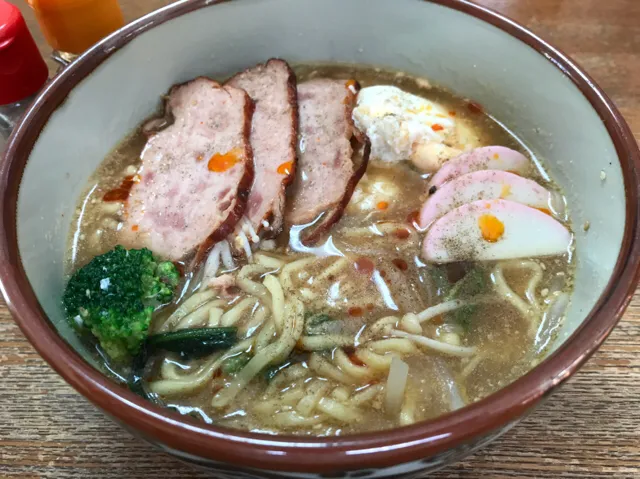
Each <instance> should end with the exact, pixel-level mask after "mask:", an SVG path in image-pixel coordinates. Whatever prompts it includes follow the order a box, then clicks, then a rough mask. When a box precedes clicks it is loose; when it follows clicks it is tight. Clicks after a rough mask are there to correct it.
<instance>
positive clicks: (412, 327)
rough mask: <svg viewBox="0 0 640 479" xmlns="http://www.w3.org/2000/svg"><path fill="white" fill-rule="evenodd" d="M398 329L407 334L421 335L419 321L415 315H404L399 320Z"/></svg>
mask: <svg viewBox="0 0 640 479" xmlns="http://www.w3.org/2000/svg"><path fill="white" fill-rule="evenodd" d="M398 327H399V328H400V329H403V330H404V331H406V332H407V333H411V334H422V326H421V325H420V319H419V318H418V315H417V314H413V313H407V314H405V315H404V316H403V317H402V319H401V320H400V323H398Z"/></svg>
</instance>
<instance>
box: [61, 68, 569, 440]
mask: <svg viewBox="0 0 640 479" xmlns="http://www.w3.org/2000/svg"><path fill="white" fill-rule="evenodd" d="M294 71H295V73H296V76H297V81H298V84H300V83H302V82H304V81H306V80H309V79H313V78H330V79H339V80H344V79H355V80H357V82H359V84H360V85H361V87H362V88H366V87H368V86H372V85H394V86H397V87H399V88H401V89H402V90H403V91H405V92H408V93H412V94H414V95H418V96H420V97H423V98H426V99H428V100H431V101H433V102H436V103H437V104H438V105H441V106H442V107H443V108H444V109H445V110H446V111H447V112H448V115H449V117H450V119H453V120H455V122H457V123H456V124H465V125H467V128H468V131H470V132H471V133H472V135H473V136H474V138H473V142H474V144H477V145H479V146H487V145H500V146H505V147H508V148H511V149H513V150H516V151H519V152H521V153H522V154H524V155H525V156H526V157H527V158H529V160H530V161H531V164H532V169H531V171H530V173H529V175H528V178H529V179H531V180H533V181H535V182H536V183H538V184H539V185H540V186H542V187H544V188H545V189H547V190H549V191H551V192H553V193H554V194H555V195H556V197H560V192H559V188H558V187H557V185H555V184H554V183H553V181H551V180H549V175H548V174H547V173H546V172H545V171H544V169H543V166H542V165H543V164H544V160H545V159H539V158H537V157H535V156H534V155H533V153H532V152H531V151H530V149H529V148H527V147H526V145H524V144H523V143H522V142H521V141H520V140H519V139H518V138H517V137H516V136H514V134H513V133H511V132H510V131H508V130H507V129H505V127H503V125H501V124H500V123H499V122H497V121H495V120H494V119H493V118H492V117H491V116H490V115H488V114H486V113H485V112H484V111H483V110H482V108H481V107H480V106H479V105H478V104H476V103H473V102H471V101H470V100H469V99H465V98H460V97H457V96H456V95H454V94H452V93H451V92H449V91H447V90H446V89H443V88H440V87H435V86H431V85H430V84H429V83H428V82H427V81H426V80H423V79H419V78H414V77H411V76H410V75H408V74H404V73H398V72H393V71H386V70H384V69H378V68H372V67H366V66H347V65H298V66H296V67H294ZM453 120H452V121H453ZM146 143H147V137H146V136H145V134H144V133H143V131H142V127H140V128H139V129H138V130H136V131H134V132H132V133H131V135H130V136H129V137H128V138H126V139H125V140H124V141H123V142H122V143H121V144H120V145H119V146H117V147H116V148H115V149H114V150H113V152H112V153H111V154H110V155H109V156H108V157H107V158H105V159H104V161H103V162H102V164H101V165H100V166H99V168H98V169H97V170H96V172H95V173H94V174H93V175H92V177H91V178H90V179H89V181H88V183H87V188H86V190H85V192H84V193H83V195H82V196H81V197H80V198H79V200H78V206H77V210H76V215H75V218H74V220H73V222H72V227H71V231H70V235H69V249H68V255H67V258H66V261H67V267H68V272H69V274H70V275H71V274H72V273H73V272H74V271H76V270H77V269H78V268H81V267H83V266H84V265H86V264H87V263H89V261H90V260H91V259H92V258H94V257H96V256H98V255H101V254H103V253H105V252H107V251H109V250H112V249H113V248H114V247H115V246H116V245H118V244H120V243H121V237H120V234H121V230H122V228H123V222H124V220H123V217H124V215H126V214H127V207H126V201H121V202H118V201H104V199H105V195H107V194H108V193H110V192H114V191H118V190H121V189H126V188H130V187H131V185H130V184H128V183H127V182H134V181H137V180H136V179H134V178H135V176H136V175H137V173H138V171H139V168H140V165H141V154H142V151H143V149H144V148H145V144H146ZM431 178H433V173H430V172H425V171H420V170H418V169H417V168H416V167H415V166H414V165H412V164H411V163H410V162H396V163H384V162H380V161H376V160H375V159H374V158H372V159H370V160H369V164H368V166H367V169H366V173H365V175H364V176H363V178H362V179H361V180H360V181H359V183H358V185H357V187H356V189H355V191H354V193H353V195H352V196H351V198H350V201H349V204H348V205H347V207H346V209H345V211H344V214H343V216H342V217H341V219H340V220H339V221H338V222H337V223H336V224H333V225H332V226H331V228H330V229H329V231H328V233H327V235H325V236H324V237H323V238H322V240H321V241H318V242H317V243H315V244H313V245H305V244H303V243H302V242H301V240H300V238H301V237H302V236H301V235H302V233H304V231H305V228H310V227H311V226H309V225H295V226H286V227H285V228H284V230H283V231H282V232H281V233H279V234H278V235H277V236H276V237H275V238H264V239H262V240H261V241H260V242H259V243H257V244H256V245H254V246H253V251H252V252H251V255H250V257H247V254H246V253H243V252H242V250H241V249H238V248H234V247H233V244H232V245H231V247H230V248H228V252H229V253H231V254H230V255H226V256H225V251H226V250H225V248H224V247H221V248H219V249H218V250H217V254H219V255H221V256H220V258H219V260H218V263H219V266H218V267H217V268H216V272H214V277H213V279H212V278H211V277H208V276H207V275H208V274H209V273H207V272H206V271H204V270H205V269H206V266H205V264H204V263H203V264H200V265H197V266H196V267H192V266H193V264H192V263H191V257H188V258H185V259H184V261H182V262H181V267H180V269H181V270H184V274H183V276H182V279H181V283H180V285H179V286H178V288H177V292H176V294H175V296H174V300H173V301H171V302H170V303H169V304H163V305H157V307H156V309H155V311H154V313H153V318H152V320H151V324H150V326H149V332H150V333H151V334H152V335H153V334H162V333H167V332H171V331H175V330H180V329H188V328H199V327H220V328H237V340H236V342H235V344H233V345H231V346H229V347H225V348H222V349H220V350H218V351H215V352H212V353H210V354H206V355H204V356H202V355H200V356H199V357H194V356H193V355H191V356H190V355H185V354H179V353H176V352H166V351H164V352H163V351H161V352H157V353H155V354H153V355H151V356H150V357H149V358H146V359H147V360H146V366H145V368H144V370H143V372H141V373H140V372H138V374H141V376H142V378H143V380H142V384H143V391H144V392H143V394H145V395H147V396H148V397H150V398H152V399H153V400H156V401H158V402H160V403H161V404H163V405H165V406H167V407H169V408H173V409H175V410H176V411H178V412H179V413H181V414H183V415H190V416H193V417H195V418H197V419H199V420H203V421H205V422H207V423H211V424H217V425H222V426H228V427H233V428H240V429H244V430H250V431H257V432H264V433H269V434H278V433H287V434H309V435H316V436H328V435H341V434H350V433H356V432H363V431H373V430H380V429H389V428H393V427H397V426H399V425H406V424H411V423H415V422H418V421H424V420H428V419H432V418H435V417H438V416H440V415H442V414H445V413H448V412H450V411H453V410H456V409H459V408H461V407H464V406H465V405H468V404H470V403H472V402H475V401H478V400H480V399H482V398H484V397H486V396H488V395H490V394H492V393H493V392H495V391H497V390H499V389H501V388H502V387H504V386H506V385H508V384H509V383H511V382H512V381H514V380H516V379H517V378H518V377H520V376H522V375H523V374H525V373H526V372H528V371H529V370H530V369H531V368H532V367H534V366H535V365H536V364H537V363H538V362H539V361H540V360H541V358H542V357H543V356H544V354H545V350H546V347H547V346H548V343H549V341H550V340H551V339H552V337H553V334H554V331H555V330H556V329H557V327H558V324H559V322H560V321H561V320H562V314H563V312H562V309H560V312H561V314H557V312H556V313H554V314H550V313H549V309H550V306H553V305H554V304H557V303H558V302H564V303H566V302H567V298H568V295H570V293H571V289H572V281H573V251H572V246H571V247H569V248H568V249H567V251H566V253H564V254H562V255H554V256H539V257H519V258H510V259H504V260H491V261H473V260H465V261H452V262H449V263H446V264H434V263H433V262H430V261H426V260H425V259H424V257H423V254H422V242H423V240H424V237H425V232H424V231H422V230H421V228H418V227H417V222H418V219H417V218H418V217H419V212H420V210H421V207H422V205H423V204H424V203H425V201H427V200H428V198H429V191H428V190H427V185H428V184H429V181H430V179H431ZM288 194H289V195H290V194H291V190H290V189H289V193H288ZM549 214H551V213H549ZM555 217H556V219H557V220H558V221H559V222H560V223H562V224H563V225H565V226H566V227H567V228H569V222H568V217H567V216H566V214H565V213H564V212H561V213H560V214H556V215H555ZM247 234H249V233H247ZM160 259H163V258H160ZM218 263H216V264H218ZM207 264H210V263H207ZM207 281H210V283H207ZM205 283H206V284H205ZM207 284H214V285H215V287H212V288H207ZM565 306H566V304H565ZM555 309H556V311H557V310H558V308H555ZM285 337H286V338H287V339H286V341H292V344H295V345H294V346H293V347H292V348H284V349H283V348H282V347H281V346H282V344H281V342H284V341H285V340H284V339H283V338H285ZM105 357H106V356H105ZM399 364H400V365H399ZM109 367H110V368H111V369H113V370H115V371H117V372H118V374H119V375H120V376H121V377H122V378H129V377H130V376H131V375H132V368H131V365H130V364H121V363H117V362H113V361H112V362H110V364H109ZM406 367H408V374H407V375H406V377H405V376H404V375H403V374H402V371H403V368H406ZM254 369H255V370H254ZM390 369H391V370H393V371H400V373H397V374H399V376H397V377H395V378H392V377H391V374H390V373H389V371H390ZM405 381H406V386H405ZM389 384H391V385H392V386H394V387H397V385H400V386H401V390H400V391H399V392H398V393H397V394H399V395H400V397H395V396H397V394H396V393H393V392H391V391H389V390H388V389H389V388H388V385H389Z"/></svg>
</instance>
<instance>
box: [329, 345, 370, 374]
mask: <svg viewBox="0 0 640 479" xmlns="http://www.w3.org/2000/svg"><path fill="white" fill-rule="evenodd" d="M333 360H334V363H335V364H336V365H337V366H338V367H339V368H340V370H341V371H342V372H344V373H345V374H347V375H349V376H351V377H352V378H355V379H359V380H363V379H371V378H373V377H374V376H375V375H376V374H375V371H373V370H372V369H371V368H369V367H367V366H358V365H356V364H354V363H353V362H352V361H351V359H349V356H347V355H346V354H345V352H344V351H343V350H342V349H336V350H335V352H334V359H333Z"/></svg>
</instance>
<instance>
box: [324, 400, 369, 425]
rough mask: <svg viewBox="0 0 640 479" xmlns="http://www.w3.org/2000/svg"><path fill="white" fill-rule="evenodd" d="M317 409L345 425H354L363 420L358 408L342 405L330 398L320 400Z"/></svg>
mask: <svg viewBox="0 0 640 479" xmlns="http://www.w3.org/2000/svg"><path fill="white" fill-rule="evenodd" d="M317 408H318V410H319V411H320V412H323V413H325V414H326V415H327V416H331V417H332V418H334V419H337V420H338V421H340V422H343V423H353V422H358V421H361V420H362V414H361V412H360V410H359V409H358V408H356V407H353V406H347V405H345V404H340V403H339V402H338V401H336V400H334V399H331V398H328V397H324V398H322V399H320V401H319V402H318V406H317Z"/></svg>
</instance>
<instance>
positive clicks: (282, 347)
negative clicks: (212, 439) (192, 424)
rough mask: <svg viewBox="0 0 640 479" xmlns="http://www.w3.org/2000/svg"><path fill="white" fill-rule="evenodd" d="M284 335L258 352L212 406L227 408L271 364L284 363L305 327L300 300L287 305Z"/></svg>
mask: <svg viewBox="0 0 640 479" xmlns="http://www.w3.org/2000/svg"><path fill="white" fill-rule="evenodd" d="M284 310H285V311H284V324H283V328H282V334H281V335H280V336H279V337H278V338H277V339H276V341H275V342H274V343H272V344H270V345H269V346H267V347H266V348H264V349H262V350H259V351H257V353H256V355H255V356H253V358H251V360H250V361H249V363H248V364H247V365H246V366H245V367H244V368H243V369H242V370H240V372H239V373H238V374H237V375H236V376H235V377H234V378H233V380H232V382H231V383H230V384H229V385H228V386H227V387H226V388H225V389H223V390H222V391H220V392H219V393H218V394H216V395H215V396H214V397H213V400H212V401H211V405H212V406H213V407H215V408H221V407H226V406H227V405H228V404H229V403H230V402H231V401H232V400H233V399H234V398H235V397H236V395H237V394H238V393H239V392H240V391H241V390H242V389H243V388H244V387H245V386H246V385H247V384H248V383H249V381H251V380H252V379H253V378H254V377H255V376H256V375H257V374H258V373H259V372H260V371H262V370H263V369H264V368H265V367H267V366H268V365H269V364H275V363H278V362H281V361H283V360H284V359H285V358H286V357H287V356H288V355H289V354H290V353H291V351H292V350H293V348H294V347H295V345H296V342H297V341H298V339H299V338H300V336H301V335H302V329H303V327H304V306H303V305H302V303H301V302H300V301H298V300H291V301H288V302H286V303H285V308H284Z"/></svg>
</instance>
